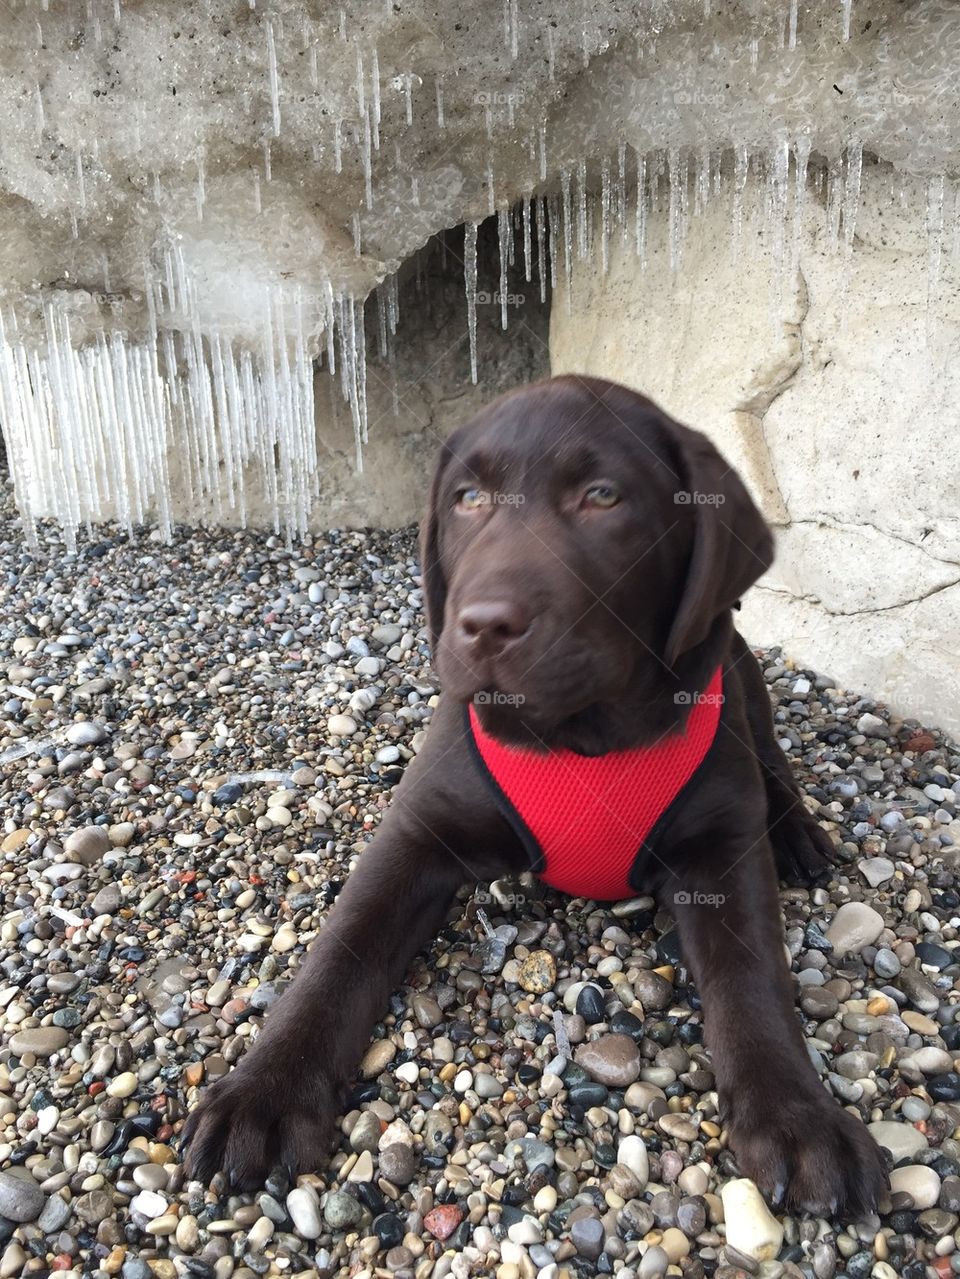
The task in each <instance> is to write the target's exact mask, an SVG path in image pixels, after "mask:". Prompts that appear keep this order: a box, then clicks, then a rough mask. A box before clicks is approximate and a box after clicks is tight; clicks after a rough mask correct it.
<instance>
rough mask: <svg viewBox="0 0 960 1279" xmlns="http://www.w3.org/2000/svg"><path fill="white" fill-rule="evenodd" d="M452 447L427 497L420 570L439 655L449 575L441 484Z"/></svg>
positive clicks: (437, 469) (443, 452)
mask: <svg viewBox="0 0 960 1279" xmlns="http://www.w3.org/2000/svg"><path fill="white" fill-rule="evenodd" d="M449 457H450V450H449V447H448V446H447V445H444V446H443V448H442V449H441V451H440V456H439V457H438V458H437V462H436V466H435V467H434V472H433V479H432V480H431V482H430V494H429V497H428V498H427V513H426V515H424V517H423V520H422V521H421V524H420V572H421V574H422V576H423V606H424V609H425V611H426V614H427V631H428V632H429V635H430V648H431V650H432V651H433V653H434V656H435V655H436V651H437V640H438V639H439V638H440V632H441V631H442V630H443V610H444V607H445V605H446V602H447V579H446V576H445V575H444V572H443V565H442V564H441V563H440V515H439V508H440V487H441V484H442V482H443V473H444V471H445V470H446V467H447V461H448V459H449Z"/></svg>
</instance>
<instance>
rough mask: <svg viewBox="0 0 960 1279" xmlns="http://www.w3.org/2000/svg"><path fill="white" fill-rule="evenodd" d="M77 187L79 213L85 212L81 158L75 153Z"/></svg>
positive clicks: (84, 186)
mask: <svg viewBox="0 0 960 1279" xmlns="http://www.w3.org/2000/svg"><path fill="white" fill-rule="evenodd" d="M77 187H78V194H79V196H80V212H81V213H86V211H87V188H86V185H85V183H84V180H83V157H82V156H81V155H80V152H79V151H78V152H77Z"/></svg>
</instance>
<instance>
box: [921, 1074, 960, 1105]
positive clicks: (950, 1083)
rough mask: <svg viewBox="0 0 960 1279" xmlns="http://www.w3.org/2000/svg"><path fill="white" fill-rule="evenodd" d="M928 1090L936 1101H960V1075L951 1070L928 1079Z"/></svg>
mask: <svg viewBox="0 0 960 1279" xmlns="http://www.w3.org/2000/svg"><path fill="white" fill-rule="evenodd" d="M927 1092H928V1093H929V1094H930V1096H931V1097H932V1098H933V1100H934V1101H960V1075H958V1074H957V1072H956V1071H955V1070H949V1071H947V1073H946V1074H945V1075H934V1077H933V1078H932V1079H928V1080H927Z"/></svg>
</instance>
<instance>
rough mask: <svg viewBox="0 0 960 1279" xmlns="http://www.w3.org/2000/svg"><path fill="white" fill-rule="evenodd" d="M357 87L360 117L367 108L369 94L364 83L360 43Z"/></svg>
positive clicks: (358, 48) (358, 114)
mask: <svg viewBox="0 0 960 1279" xmlns="http://www.w3.org/2000/svg"><path fill="white" fill-rule="evenodd" d="M355 88H356V94H357V116H358V117H360V116H362V115H363V114H364V112H365V111H366V109H367V95H366V90H365V89H364V84H363V51H362V50H361V48H360V46H359V45H357V81H356V85H355Z"/></svg>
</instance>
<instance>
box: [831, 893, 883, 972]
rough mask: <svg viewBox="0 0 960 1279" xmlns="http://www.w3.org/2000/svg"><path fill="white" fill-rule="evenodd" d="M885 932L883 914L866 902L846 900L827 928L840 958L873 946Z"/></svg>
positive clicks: (832, 944)
mask: <svg viewBox="0 0 960 1279" xmlns="http://www.w3.org/2000/svg"><path fill="white" fill-rule="evenodd" d="M882 932H883V916H882V915H881V914H880V913H879V911H876V910H874V909H873V907H872V906H868V905H867V904H866V903H865V902H845V903H844V904H843V905H842V906H841V907H840V909H839V910H838V911H837V913H836V915H835V916H834V917H833V920H832V921H831V924H830V927H829V928H828V929H827V934H826V936H827V941H828V942H830V944H831V946H832V947H833V950H834V954H835V955H836V957H837V958H838V959H839V958H841V957H842V956H844V955H849V954H855V955H859V953H860V952H861V951H862V950H863V949H864V947H866V946H872V945H873V943H874V942H875V941H876V940H877V938H878V937H879V936H880V934H881V933H882Z"/></svg>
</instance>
